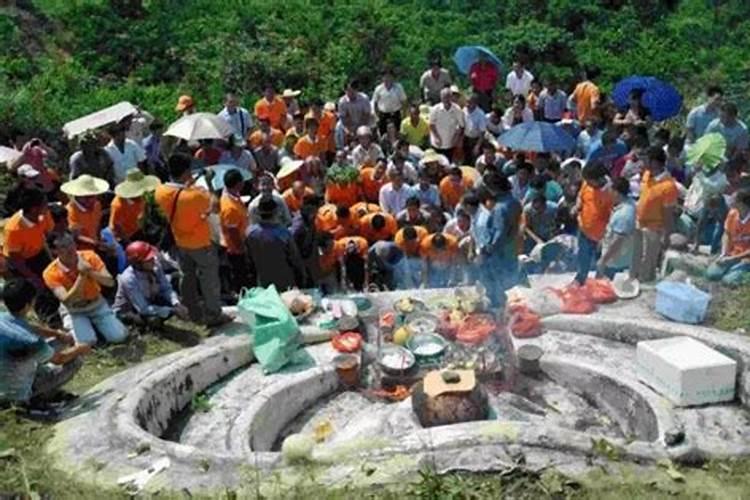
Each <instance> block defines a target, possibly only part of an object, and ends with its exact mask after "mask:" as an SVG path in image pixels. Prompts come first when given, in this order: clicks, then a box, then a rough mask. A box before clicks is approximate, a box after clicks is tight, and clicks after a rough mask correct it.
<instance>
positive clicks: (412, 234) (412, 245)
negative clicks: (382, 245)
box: [393, 226, 429, 258]
mask: <svg viewBox="0 0 750 500" xmlns="http://www.w3.org/2000/svg"><path fill="white" fill-rule="evenodd" d="M428 234H429V233H428V232H427V229H425V228H423V227H422V226H404V227H402V228H401V229H399V230H398V232H397V233H396V236H395V237H394V238H393V242H394V243H395V244H396V246H397V247H399V248H400V249H401V251H402V252H404V255H406V257H417V258H418V257H419V249H420V244H421V243H422V240H423V239H424V238H426V237H427V235H428Z"/></svg>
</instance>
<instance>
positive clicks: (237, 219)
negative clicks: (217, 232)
mask: <svg viewBox="0 0 750 500" xmlns="http://www.w3.org/2000/svg"><path fill="white" fill-rule="evenodd" d="M219 219H220V220H221V246H223V247H224V248H226V249H227V252H229V253H231V254H240V253H243V252H242V249H241V248H230V247H229V238H228V237H227V234H228V232H229V231H228V230H229V229H235V228H236V229H238V230H239V232H240V238H242V239H243V240H244V238H245V231H246V230H247V226H248V224H249V219H248V214H247V207H246V206H245V204H244V203H242V200H241V199H239V198H237V197H235V196H232V195H230V194H228V193H224V194H222V195H221V200H220V201H219Z"/></svg>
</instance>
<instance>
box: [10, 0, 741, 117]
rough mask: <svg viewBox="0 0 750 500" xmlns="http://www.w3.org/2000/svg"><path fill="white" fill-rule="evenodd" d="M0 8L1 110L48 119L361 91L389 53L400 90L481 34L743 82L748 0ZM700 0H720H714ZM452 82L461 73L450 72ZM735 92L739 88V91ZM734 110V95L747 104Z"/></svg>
mask: <svg viewBox="0 0 750 500" xmlns="http://www.w3.org/2000/svg"><path fill="white" fill-rule="evenodd" d="M18 4H19V5H24V6H26V7H24V10H19V9H9V8H5V9H0V47H3V48H2V49H0V123H3V124H4V125H10V124H17V125H21V126H25V127H41V128H47V129H59V127H60V126H61V125H62V124H63V123H64V122H65V121H67V120H70V119H73V118H76V117H78V116H81V115H83V114H85V113H88V112H91V111H94V110H96V109H98V108H101V107H103V106H106V105H110V104H113V103H115V102H117V101H119V100H123V99H127V100H130V101H132V102H135V103H139V104H141V105H142V106H143V107H144V108H146V109H149V110H151V111H152V112H155V113H156V114H157V115H159V116H161V117H163V118H164V119H165V120H167V121H169V120H170V119H171V118H173V117H174V116H175V113H174V110H173V106H174V103H175V102H176V99H177V97H178V96H179V95H180V94H181V93H191V94H193V95H194V96H195V98H196V99H197V101H198V105H199V107H200V108H204V109H217V108H218V107H220V103H221V101H222V94H223V92H224V91H225V90H228V89H233V90H239V91H240V92H242V93H243V95H245V96H246V98H247V99H246V101H245V103H244V104H245V105H251V104H252V99H253V98H255V97H256V96H257V95H258V93H259V90H260V87H261V85H262V84H263V82H265V81H273V82H276V83H277V84H279V85H283V86H284V87H293V88H301V89H303V91H304V93H303V98H309V97H311V96H315V95H323V96H325V97H327V98H335V97H337V96H338V95H339V94H340V93H341V89H342V86H343V84H344V82H345V80H346V79H347V78H348V77H352V76H357V77H359V78H360V79H361V80H362V82H363V84H364V89H365V90H366V91H368V92H370V91H371V89H372V87H373V86H374V84H375V83H376V82H377V80H378V75H379V72H380V71H381V69H382V68H383V67H384V66H386V65H388V66H393V67H395V68H396V70H397V73H398V74H399V76H400V79H401V80H402V81H403V83H404V85H405V86H406V89H407V91H408V92H409V94H410V95H412V96H416V95H417V88H416V87H417V82H418V78H419V75H420V73H421V72H422V71H423V70H424V68H425V66H426V60H427V58H428V56H429V54H431V53H433V52H434V53H438V54H440V55H442V56H443V60H444V61H445V62H446V64H447V65H448V66H449V67H451V68H453V64H452V62H451V58H452V54H453V51H454V50H455V49H456V47H457V46H459V45H462V44H473V43H481V44H483V45H486V46H488V47H490V48H491V49H493V50H494V51H495V52H496V53H497V54H498V55H499V56H500V57H501V59H502V60H503V61H505V62H506V65H508V64H509V63H510V61H512V59H513V58H514V57H515V56H516V55H521V56H522V57H524V58H526V59H527V60H528V61H529V63H530V65H531V68H532V70H533V71H534V73H535V74H537V75H540V76H543V77H544V76H549V75H554V76H556V77H558V78H561V79H564V80H566V81H568V82H570V81H572V78H573V77H574V73H575V69H576V68H578V67H580V66H582V65H591V64H594V65H597V66H599V67H600V68H601V69H602V76H601V83H602V84H603V86H604V87H605V88H609V87H611V85H612V83H613V82H615V81H616V80H617V79H619V78H621V77H623V76H626V75H629V74H632V73H640V74H653V75H656V76H661V77H663V78H665V79H667V80H670V81H674V82H675V83H676V84H677V85H678V86H679V87H680V88H681V89H682V90H683V92H684V93H685V94H686V97H687V98H688V102H690V101H691V100H693V99H694V98H695V97H697V96H698V95H699V94H700V92H701V91H702V89H703V87H704V86H705V84H706V83H708V82H709V81H715V82H718V83H721V84H724V85H725V86H727V87H728V88H729V89H730V94H731V95H735V96H737V97H744V96H745V95H746V94H747V90H748V85H749V84H748V82H750V78H748V76H749V75H750V66H749V65H748V62H747V58H746V57H745V56H746V49H747V48H748V40H750V3H748V2H711V1H707V0H682V1H679V0H669V1H668V0H665V1H661V2H654V1H645V0H597V1H594V2H579V1H576V0H549V1H547V0H544V1H540V0H532V1H528V0H507V1H504V2H495V1H493V0H455V1H446V0H400V1H390V2H388V1H385V0H372V1H359V0H358V1H353V2H344V1H327V2H309V1H306V0H287V1H284V2H262V1H260V0H236V1H231V2H230V1H227V0H191V1H188V2H178V1H176V0H143V1H142V2H139V1H129V2H123V1H117V2H115V1H113V2H104V1H101V0H77V1H75V2H63V1H58V0H26V1H18ZM714 4H720V5H721V6H720V7H719V8H716V9H714V8H713V5H714ZM464 83H465V82H464ZM743 104H744V103H743ZM745 109H746V110H747V108H745Z"/></svg>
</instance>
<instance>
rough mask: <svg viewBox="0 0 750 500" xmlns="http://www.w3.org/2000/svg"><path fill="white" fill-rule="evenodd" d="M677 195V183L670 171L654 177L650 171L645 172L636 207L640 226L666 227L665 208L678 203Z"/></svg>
mask: <svg viewBox="0 0 750 500" xmlns="http://www.w3.org/2000/svg"><path fill="white" fill-rule="evenodd" d="M677 195H678V192H677V185H676V184H675V182H674V179H673V178H672V176H671V175H669V173H667V172H665V173H663V174H661V175H659V176H657V177H655V178H652V177H651V172H650V171H646V172H644V173H643V179H642V180H641V196H640V198H638V205H637V207H636V215H637V216H638V227H640V228H644V229H651V230H652V231H660V230H662V229H664V208H666V207H671V206H674V205H676V204H677Z"/></svg>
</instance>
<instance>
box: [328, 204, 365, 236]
mask: <svg viewBox="0 0 750 500" xmlns="http://www.w3.org/2000/svg"><path fill="white" fill-rule="evenodd" d="M359 231H360V221H359V218H358V217H356V216H355V215H354V214H352V213H351V211H350V210H349V207H343V206H342V207H338V208H336V227H335V228H334V229H333V231H332V233H333V237H334V238H336V239H339V238H343V237H345V236H357V235H358V234H359Z"/></svg>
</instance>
